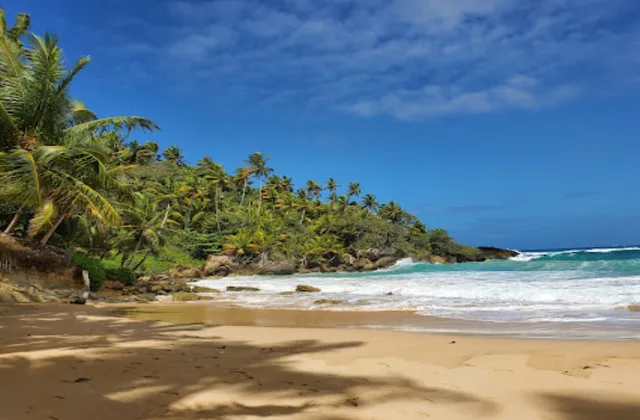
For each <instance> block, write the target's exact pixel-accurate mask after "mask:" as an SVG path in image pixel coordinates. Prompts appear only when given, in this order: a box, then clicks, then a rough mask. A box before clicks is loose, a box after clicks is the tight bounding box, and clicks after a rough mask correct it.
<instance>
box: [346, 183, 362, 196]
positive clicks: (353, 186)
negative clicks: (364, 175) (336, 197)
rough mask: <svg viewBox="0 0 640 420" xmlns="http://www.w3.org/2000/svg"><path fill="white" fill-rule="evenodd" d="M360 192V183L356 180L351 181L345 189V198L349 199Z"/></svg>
mask: <svg viewBox="0 0 640 420" xmlns="http://www.w3.org/2000/svg"><path fill="white" fill-rule="evenodd" d="M361 193H362V190H361V189H360V183H359V182H358V181H353V182H352V183H350V184H349V189H348V190H347V198H348V199H349V200H351V197H354V196H355V197H359V196H360V194H361Z"/></svg>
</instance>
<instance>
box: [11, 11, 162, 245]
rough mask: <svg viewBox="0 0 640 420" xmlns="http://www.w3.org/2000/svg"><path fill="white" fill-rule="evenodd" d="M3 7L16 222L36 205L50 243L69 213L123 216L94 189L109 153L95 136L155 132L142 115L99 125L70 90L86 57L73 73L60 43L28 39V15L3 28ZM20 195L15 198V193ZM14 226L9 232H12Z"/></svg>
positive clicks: (103, 177)
mask: <svg viewBox="0 0 640 420" xmlns="http://www.w3.org/2000/svg"><path fill="white" fill-rule="evenodd" d="M6 27H7V25H6V20H5V17H4V11H3V10H2V9H0V150H4V151H5V153H4V154H3V155H2V158H1V160H2V161H3V163H2V167H0V172H2V173H1V174H0V177H2V179H3V180H5V181H6V184H4V185H7V186H9V188H8V189H7V190H8V191H9V192H10V193H11V194H12V195H13V199H14V200H16V201H17V202H18V203H19V204H20V208H19V210H18V214H17V216H19V214H20V213H22V212H23V211H24V209H25V208H28V207H37V210H36V217H34V219H33V220H32V221H31V226H30V233H31V234H32V235H35V234H38V233H40V232H41V231H42V230H43V229H45V228H48V227H49V226H50V228H49V230H48V231H47V233H46V234H45V235H44V237H43V238H42V240H41V244H43V245H44V244H46V243H47V242H48V240H49V238H51V236H52V235H53V233H54V232H55V230H56V229H57V227H58V226H60V224H61V223H62V222H63V221H64V220H66V219H67V218H69V217H70V216H71V215H72V214H75V213H78V212H79V213H83V212H88V213H89V214H91V215H94V216H95V217H98V218H102V219H104V220H105V221H110V222H117V221H118V220H119V217H118V215H117V213H116V212H115V210H114V209H113V207H112V206H111V204H110V203H109V202H108V201H107V200H106V199H105V198H104V197H103V196H102V195H101V194H100V193H99V192H98V191H97V190H96V189H95V188H96V187H100V186H101V185H104V184H105V182H106V181H108V179H107V175H108V171H107V170H106V167H105V163H106V158H107V154H106V153H104V149H102V150H101V148H100V147H99V145H98V144H97V141H96V140H97V136H99V135H101V134H103V133H105V132H107V131H117V130H120V129H126V130H133V129H136V128H142V129H145V130H153V129H156V128H157V126H156V125H155V124H154V123H153V122H151V121H149V120H147V119H144V118H140V117H112V118H104V119H98V118H97V117H96V115H95V114H93V113H92V112H91V111H89V110H88V109H86V108H85V106H84V104H82V103H81V102H79V101H74V100H73V99H71V98H70V97H69V94H68V92H69V87H70V85H71V83H72V81H73V80H74V79H75V77H76V76H77V75H78V74H79V73H80V72H81V71H82V70H83V69H84V68H85V67H86V66H87V64H88V63H89V61H90V60H89V58H88V57H84V58H81V59H80V60H78V62H77V63H76V64H75V66H74V67H73V68H71V69H68V68H66V67H65V66H64V62H63V59H62V49H61V48H60V47H59V46H58V40H57V38H56V37H53V36H50V35H48V34H47V35H45V36H44V37H43V38H40V37H38V36H36V35H30V36H29V42H28V46H27V47H25V44H24V43H23V42H22V38H23V37H24V35H25V33H26V31H27V30H28V27H29V17H28V16H27V15H20V16H19V17H18V19H17V23H16V25H15V26H14V27H13V28H11V29H10V30H8V31H7V30H6ZM18 189H19V190H21V192H19V193H16V191H18ZM14 226H15V223H14V224H12V225H10V226H9V229H8V230H9V232H11V230H12V229H13V227H14Z"/></svg>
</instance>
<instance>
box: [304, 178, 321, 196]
mask: <svg viewBox="0 0 640 420" xmlns="http://www.w3.org/2000/svg"><path fill="white" fill-rule="evenodd" d="M306 188H307V195H308V196H309V198H311V199H316V198H319V197H320V194H321V193H322V187H321V186H320V184H318V183H317V182H315V181H314V180H312V179H310V180H308V181H307V187H306Z"/></svg>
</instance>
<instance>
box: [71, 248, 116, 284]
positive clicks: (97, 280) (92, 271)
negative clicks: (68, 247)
mask: <svg viewBox="0 0 640 420" xmlns="http://www.w3.org/2000/svg"><path fill="white" fill-rule="evenodd" d="M71 259H72V261H73V264H75V265H76V266H78V268H79V269H80V272H82V271H86V272H88V273H89V278H90V279H91V291H92V292H97V291H98V290H100V288H101V287H102V283H104V281H105V280H106V279H107V270H106V269H105V267H104V265H103V264H102V263H101V262H100V261H99V260H98V259H96V258H92V257H89V256H88V255H85V254H81V253H78V252H77V253H74V254H73V255H72V256H71Z"/></svg>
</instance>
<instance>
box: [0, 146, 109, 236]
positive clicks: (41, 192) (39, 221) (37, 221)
mask: <svg viewBox="0 0 640 420" xmlns="http://www.w3.org/2000/svg"><path fill="white" fill-rule="evenodd" d="M105 163H106V154H105V153H102V151H101V149H100V148H98V147H96V146H95V145H86V146H79V145H74V146H66V147H65V146H41V147H38V148H36V149H35V150H33V151H29V150H24V149H14V150H13V151H11V152H3V153H0V183H2V184H3V185H8V186H9V188H8V191H10V192H11V191H14V192H15V195H14V196H13V197H12V198H13V199H14V200H16V201H18V202H20V203H22V206H23V209H24V207H27V206H28V207H34V208H36V213H35V217H34V218H33V219H32V220H31V223H30V226H29V234H30V235H31V236H36V235H38V234H39V233H41V232H42V231H44V230H45V229H46V230H47V232H46V233H45V235H44V236H43V237H42V239H41V240H40V244H41V245H43V246H44V245H46V244H47V242H48V241H49V239H51V237H52V236H53V234H54V233H55V231H56V229H57V228H58V227H59V226H60V225H61V224H62V222H64V221H65V220H67V219H69V218H70V217H71V216H73V215H74V214H87V215H89V216H91V217H93V218H95V219H98V220H100V221H102V222H104V223H107V224H110V225H118V224H119V223H120V217H119V215H118V213H117V211H116V210H115V209H114V207H113V206H112V205H111V203H110V202H109V201H108V200H107V199H106V198H105V197H104V196H103V195H102V194H101V193H100V192H99V189H100V188H101V187H104V186H105V185H106V184H107V182H108V181H109V178H110V175H111V173H110V171H109V170H107V168H106V165H105ZM19 213H20V210H19Z"/></svg>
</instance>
